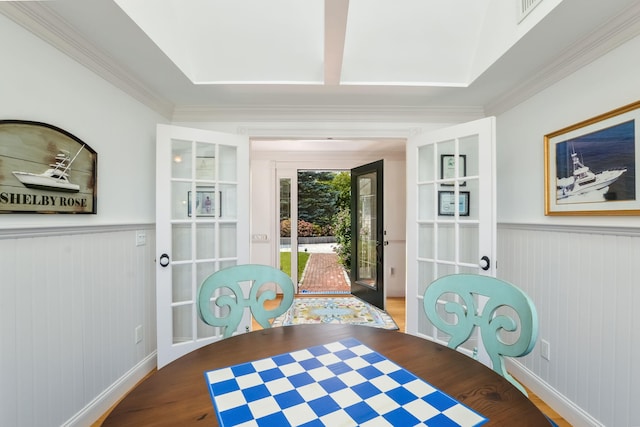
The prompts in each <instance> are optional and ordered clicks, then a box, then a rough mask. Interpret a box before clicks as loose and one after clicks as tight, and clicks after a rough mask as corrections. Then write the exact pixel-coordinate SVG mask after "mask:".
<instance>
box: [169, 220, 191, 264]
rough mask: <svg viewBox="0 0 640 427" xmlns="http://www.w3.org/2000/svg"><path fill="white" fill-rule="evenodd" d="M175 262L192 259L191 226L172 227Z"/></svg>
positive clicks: (179, 225)
mask: <svg viewBox="0 0 640 427" xmlns="http://www.w3.org/2000/svg"><path fill="white" fill-rule="evenodd" d="M171 239H172V243H173V260H174V261H184V260H190V259H191V224H173V225H172V226H171Z"/></svg>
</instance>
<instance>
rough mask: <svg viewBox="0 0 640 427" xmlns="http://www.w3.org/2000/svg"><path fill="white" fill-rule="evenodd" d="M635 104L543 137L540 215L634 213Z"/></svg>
mask: <svg viewBox="0 0 640 427" xmlns="http://www.w3.org/2000/svg"><path fill="white" fill-rule="evenodd" d="M638 119H640V102H636V103H634V104H630V105H627V106H624V107H621V108H619V109H617V110H613V111H610V112H608V113H605V114H602V115H600V116H597V117H593V118H591V119H589V120H585V121H583V122H580V123H576V124H574V125H572V126H569V127H566V128H564V129H561V130H559V131H556V132H553V133H550V134H548V135H545V136H544V159H545V164H544V185H545V191H544V193H545V215H638V214H640V201H638V187H639V184H640V181H639V178H638V175H637V172H636V165H637V164H638V161H639V156H640V153H639V152H638V135H639V132H640V130H639V129H638Z"/></svg>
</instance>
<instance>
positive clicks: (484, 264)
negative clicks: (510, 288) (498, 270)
mask: <svg viewBox="0 0 640 427" xmlns="http://www.w3.org/2000/svg"><path fill="white" fill-rule="evenodd" d="M480 268H481V269H483V270H484V271H487V270H488V269H489V268H491V260H489V257H488V256H486V255H484V256H483V257H482V258H480Z"/></svg>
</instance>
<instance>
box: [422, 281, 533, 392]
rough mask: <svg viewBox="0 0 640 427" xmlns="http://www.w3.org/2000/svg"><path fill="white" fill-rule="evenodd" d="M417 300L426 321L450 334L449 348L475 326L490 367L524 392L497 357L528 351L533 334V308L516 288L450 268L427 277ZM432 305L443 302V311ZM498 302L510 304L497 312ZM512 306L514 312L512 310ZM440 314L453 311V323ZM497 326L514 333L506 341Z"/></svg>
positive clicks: (456, 343)
mask: <svg viewBox="0 0 640 427" xmlns="http://www.w3.org/2000/svg"><path fill="white" fill-rule="evenodd" d="M444 294H452V295H456V296H458V297H459V299H456V298H453V300H452V298H447V299H446V302H445V301H444V299H443V298H442V297H443V295H444ZM481 296H483V297H485V298H481ZM478 301H482V302H484V307H483V308H482V309H480V307H478V305H482V303H480V304H477V302H478ZM423 304H424V310H425V314H426V315H427V318H428V319H429V321H431V323H432V324H433V325H434V326H435V327H436V328H438V329H439V330H441V331H443V332H444V333H446V334H447V335H450V337H451V338H450V339H449V342H448V343H447V345H448V347H450V348H453V349H456V348H458V346H460V345H461V344H462V343H464V342H465V341H467V340H468V339H469V337H470V336H471V334H472V332H473V330H474V329H475V328H476V327H478V328H480V336H481V338H482V343H483V345H484V347H485V349H486V350H487V353H488V354H489V357H490V359H491V364H492V367H493V370H494V371H496V372H497V373H499V374H500V375H502V376H503V377H505V378H506V379H507V380H509V381H510V382H511V383H512V384H513V385H515V386H516V387H517V388H518V389H519V390H520V391H522V392H523V393H524V394H527V393H526V391H525V389H524V387H523V386H522V385H521V384H520V383H518V382H517V381H516V380H515V379H514V378H513V377H512V376H511V375H509V373H508V372H507V370H506V368H505V365H504V359H503V356H509V357H520V356H524V355H526V354H529V352H531V350H533V347H534V346H535V343H536V339H537V337H538V315H537V312H536V308H535V306H534V304H533V301H531V299H530V298H529V297H528V296H527V295H526V294H525V293H524V292H523V291H522V290H520V289H519V288H517V287H516V286H514V285H512V284H511V283H508V282H505V281H502V280H499V279H496V278H494V277H489V276H481V275H473V274H453V275H449V276H444V277H441V278H439V279H437V280H435V281H434V282H432V283H431V284H430V285H429V286H428V287H427V289H426V291H425V293H424V300H423ZM438 305H443V307H444V313H443V311H442V310H440V311H439V310H438ZM503 307H509V308H510V310H500V312H498V310H499V309H501V308H503ZM514 312H515V316H513V315H512V314H513V313H514ZM447 314H448V315H447ZM451 315H454V316H451ZM443 316H447V317H448V318H449V319H451V318H452V317H454V318H455V323H451V322H450V321H447V320H446V319H444V318H443ZM517 320H519V327H518V322H517ZM502 331H506V332H509V333H515V336H517V339H515V341H513V342H512V340H511V339H510V340H509V342H506V341H505V340H503V339H501V333H502ZM510 337H512V335H511V334H510Z"/></svg>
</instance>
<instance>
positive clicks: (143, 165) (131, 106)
mask: <svg viewBox="0 0 640 427" xmlns="http://www.w3.org/2000/svg"><path fill="white" fill-rule="evenodd" d="M0 52H2V66H1V67H0V99H1V101H0V118H1V119H19V120H31V121H38V122H44V123H48V124H52V125H55V126H58V127H59V128H62V129H64V130H66V131H67V132H70V133H72V134H73V135H75V136H76V137H78V138H80V139H81V140H83V141H84V142H85V143H87V144H88V145H89V146H90V147H91V148H93V149H94V150H95V151H96V152H97V153H98V174H97V180H98V199H97V209H98V214H97V215H81V216H80V215H54V216H51V215H23V214H20V215H12V214H9V215H3V216H2V222H0V228H4V227H16V226H28V227H33V226H47V225H53V224H55V225H80V224H82V225H89V224H90V225H96V224H130V223H134V222H138V223H152V222H154V221H155V133H156V128H155V126H156V123H159V122H166V119H164V118H163V117H161V116H160V115H158V114H157V113H154V112H153V111H151V110H149V109H148V108H146V107H145V106H143V105H142V104H140V103H139V102H138V101H135V100H134V99H133V98H131V97H129V96H127V95H125V94H124V93H123V92H122V91H121V90H120V89H116V88H115V87H114V86H112V85H110V84H108V83H106V82H105V81H104V80H102V79H101V78H100V77H98V76H96V75H95V74H93V73H91V72H89V71H88V70H87V69H85V68H84V67H82V66H80V65H79V64H78V63H77V62H75V61H74V60H72V59H70V58H68V57H67V56H64V55H62V54H61V53H60V52H59V51H58V50H56V49H54V48H52V47H51V46H49V45H48V44H46V43H45V42H43V41H42V40H40V39H39V38H37V37H35V36H34V35H32V34H30V33H28V32H26V31H24V30H22V28H20V27H18V26H17V25H16V24H15V23H14V22H13V21H10V20H9V19H7V18H6V17H5V16H4V15H1V14H0Z"/></svg>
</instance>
